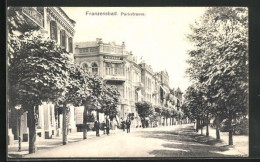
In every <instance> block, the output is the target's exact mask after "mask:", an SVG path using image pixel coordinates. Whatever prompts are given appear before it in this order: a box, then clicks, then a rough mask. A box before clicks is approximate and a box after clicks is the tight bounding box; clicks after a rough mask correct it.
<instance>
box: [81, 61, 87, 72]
mask: <svg viewBox="0 0 260 162" xmlns="http://www.w3.org/2000/svg"><path fill="white" fill-rule="evenodd" d="M82 68H83V69H85V70H86V71H88V64H87V63H83V64H82Z"/></svg>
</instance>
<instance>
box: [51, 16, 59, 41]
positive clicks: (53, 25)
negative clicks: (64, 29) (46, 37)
mask: <svg viewBox="0 0 260 162" xmlns="http://www.w3.org/2000/svg"><path fill="white" fill-rule="evenodd" d="M50 37H51V39H52V40H55V41H56V42H57V41H58V36H57V23H56V22H55V21H51V22H50Z"/></svg>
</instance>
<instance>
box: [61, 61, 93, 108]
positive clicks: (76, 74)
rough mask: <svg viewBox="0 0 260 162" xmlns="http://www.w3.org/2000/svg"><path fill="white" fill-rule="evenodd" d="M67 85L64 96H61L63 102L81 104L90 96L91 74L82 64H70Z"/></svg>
mask: <svg viewBox="0 0 260 162" xmlns="http://www.w3.org/2000/svg"><path fill="white" fill-rule="evenodd" d="M67 79H68V80H67V82H68V84H67V86H66V89H65V91H64V92H63V94H64V95H63V96H61V97H60V98H59V101H60V102H62V103H66V104H67V103H72V104H73V105H74V106H81V105H82V104H83V101H84V99H85V98H87V97H89V96H90V94H91V92H92V89H89V88H88V87H89V82H88V80H89V75H88V73H86V72H85V71H84V70H83V69H82V68H81V67H80V66H78V65H74V64H70V65H68V77H67Z"/></svg>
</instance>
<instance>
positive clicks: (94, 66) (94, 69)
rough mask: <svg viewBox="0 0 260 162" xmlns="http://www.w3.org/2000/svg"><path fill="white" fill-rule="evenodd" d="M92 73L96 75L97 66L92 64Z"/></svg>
mask: <svg viewBox="0 0 260 162" xmlns="http://www.w3.org/2000/svg"><path fill="white" fill-rule="evenodd" d="M91 66H92V73H93V74H97V73H98V66H97V64H96V63H92V65H91Z"/></svg>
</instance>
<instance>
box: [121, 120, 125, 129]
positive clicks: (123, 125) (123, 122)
mask: <svg viewBox="0 0 260 162" xmlns="http://www.w3.org/2000/svg"><path fill="white" fill-rule="evenodd" d="M121 124H122V128H123V131H125V121H124V120H123V121H122V122H121Z"/></svg>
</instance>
